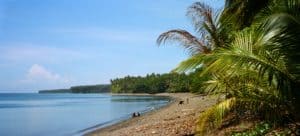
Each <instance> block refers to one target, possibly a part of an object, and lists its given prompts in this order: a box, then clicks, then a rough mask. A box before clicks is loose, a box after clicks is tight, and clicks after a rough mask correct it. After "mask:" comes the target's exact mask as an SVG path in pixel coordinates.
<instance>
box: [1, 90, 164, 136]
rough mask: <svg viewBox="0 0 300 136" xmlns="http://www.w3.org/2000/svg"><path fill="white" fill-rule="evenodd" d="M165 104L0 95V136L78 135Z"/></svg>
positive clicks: (119, 98)
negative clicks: (134, 113)
mask: <svg viewBox="0 0 300 136" xmlns="http://www.w3.org/2000/svg"><path fill="white" fill-rule="evenodd" d="M168 102H169V99H168V98H167V97H153V96H111V95H109V94H38V93H2V94H0V135H1V136H20V135H22V136H41V135H42V136H54V135H55V136H68V135H82V134H84V133H86V132H89V131H91V130H93V129H96V128H100V127H105V126H107V125H110V124H113V123H116V122H119V121H121V120H125V119H128V118H130V117H131V114H132V113H133V112H140V113H145V112H147V111H150V110H155V109H158V108H160V107H161V106H164V105H166V104H167V103H168Z"/></svg>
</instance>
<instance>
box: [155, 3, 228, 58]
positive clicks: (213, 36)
mask: <svg viewBox="0 0 300 136" xmlns="http://www.w3.org/2000/svg"><path fill="white" fill-rule="evenodd" d="M215 14H216V13H214V12H213V10H212V8H211V7H210V6H208V5H206V4H204V3H201V2H196V3H194V4H193V5H192V6H190V7H189V8H188V12H187V15H188V16H189V17H191V19H192V21H193V25H194V28H195V30H196V33H197V34H198V35H199V37H197V36H194V35H193V34H191V33H189V32H188V31H185V30H182V29H175V30H170V31H167V32H165V33H162V34H161V35H160V36H159V37H158V39H157V43H158V44H159V45H161V44H162V43H165V42H167V41H177V42H179V43H180V44H181V45H182V46H183V47H184V48H186V49H188V50H189V52H190V54H191V55H192V56H194V55H198V54H209V53H211V52H212V50H213V49H215V48H217V47H221V46H224V39H223V38H224V37H222V36H220V35H221V34H222V32H221V31H219V30H221V28H220V25H219V24H218V21H217V18H215V17H216V16H217V15H215Z"/></svg>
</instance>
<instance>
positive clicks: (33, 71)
mask: <svg viewBox="0 0 300 136" xmlns="http://www.w3.org/2000/svg"><path fill="white" fill-rule="evenodd" d="M202 1H204V2H207V3H208V4H211V5H212V6H213V7H215V8H220V7H221V6H222V5H223V1H222V0H202ZM193 2H196V1H195V0H163V1H158V0H157V1H155V2H154V0H26V1H25V0H0V86H1V89H0V90H2V91H37V90H39V89H54V88H68V87H70V86H72V85H85V84H101V83H109V81H110V79H113V78H116V77H124V76H126V75H146V74H147V73H153V72H155V73H166V72H169V71H170V70H172V69H173V68H174V67H176V66H177V64H178V63H179V62H180V61H182V60H184V59H185V58H187V57H188V54H187V52H185V51H184V50H183V49H182V48H180V47H179V46H175V45H168V46H162V47H158V46H157V45H156V43H155V41H156V38H157V37H158V35H159V34H160V33H162V32H165V31H167V30H170V29H176V28H181V29H186V30H189V31H193V28H192V25H191V23H190V20H189V19H188V18H187V17H186V16H185V13H186V9H187V7H188V6H189V5H191V4H192V3H193Z"/></svg>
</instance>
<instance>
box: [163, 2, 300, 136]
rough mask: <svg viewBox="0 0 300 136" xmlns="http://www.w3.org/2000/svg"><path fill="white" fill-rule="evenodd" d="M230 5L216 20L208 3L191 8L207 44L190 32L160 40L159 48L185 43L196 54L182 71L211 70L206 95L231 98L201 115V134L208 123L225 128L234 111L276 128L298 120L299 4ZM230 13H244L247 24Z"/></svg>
mask: <svg viewBox="0 0 300 136" xmlns="http://www.w3.org/2000/svg"><path fill="white" fill-rule="evenodd" d="M255 1H256V0H255ZM226 2H227V3H226V6H225V9H224V10H223V12H222V14H221V15H220V16H219V17H218V18H217V19H215V20H214V21H210V19H212V18H213V17H212V16H209V15H211V14H208V13H212V12H211V11H212V10H211V9H210V8H207V7H208V6H203V5H205V4H202V3H194V4H193V5H192V6H191V7H190V8H189V9H190V10H189V12H188V13H189V14H190V15H192V17H193V20H194V24H195V26H196V30H197V32H198V33H200V34H202V38H200V39H197V41H202V42H199V43H198V42H194V40H195V39H196V37H195V36H192V35H191V34H190V33H188V32H186V31H184V30H180V32H184V33H178V32H179V31H178V32H177V31H173V30H171V31H169V32H166V33H163V34H162V35H161V36H160V37H159V38H158V43H161V42H163V41H166V40H177V41H180V42H181V43H182V45H184V47H185V48H187V49H189V50H190V51H191V52H192V56H191V57H190V58H189V59H187V60H186V61H183V62H182V63H181V64H180V65H179V67H177V68H176V69H175V70H176V71H179V72H182V71H186V70H191V69H195V68H197V67H199V66H205V70H204V71H203V73H202V75H205V74H207V73H209V74H211V75H213V76H211V79H210V80H208V81H207V82H206V85H205V86H204V88H205V90H206V92H208V93H214V94H222V95H224V94H225V96H226V98H225V100H224V101H223V102H220V103H218V104H217V105H216V106H214V107H212V108H210V109H209V110H207V111H205V112H204V113H203V114H202V115H201V117H200V118H199V126H198V128H197V130H198V132H199V134H203V133H204V132H205V131H206V130H205V129H206V128H209V127H208V126H207V124H210V125H209V126H212V127H218V126H220V125H221V122H222V118H223V117H224V116H226V115H227V113H229V112H231V111H235V112H239V111H240V112H243V111H245V110H247V111H250V112H251V113H252V115H257V116H260V117H261V118H262V119H264V120H269V121H273V122H274V123H276V122H280V121H282V120H280V118H281V117H282V116H285V115H286V114H290V115H297V114H295V113H297V110H299V109H300V108H299V104H300V103H299V98H300V97H299V96H300V95H299V91H298V85H299V84H300V82H299V76H300V73H299V72H300V62H299V60H298V59H297V58H299V57H300V56H299V55H300V54H299V51H300V49H299V48H300V40H299V39H300V38H298V36H299V32H300V31H299V30H300V25H299V24H300V23H299V22H300V20H299V17H300V16H299V9H300V2H299V0H287V1H278V0H273V1H271V0H270V1H267V2H265V1H264V2H262V3H263V4H262V5H263V6H261V7H260V6H258V7H257V8H256V7H254V6H253V3H252V1H248V0H246V1H238V0H228V1H226ZM239 3H243V4H242V6H241V7H238V6H237V4H239ZM275 3H276V4H275ZM199 5H200V6H199ZM196 7H200V8H196ZM191 9H197V10H191ZM229 13H234V14H233V15H237V14H242V15H243V17H241V18H240V19H242V21H237V20H235V19H233V17H234V16H232V15H231V14H229ZM197 15H198V16H197ZM244 17H250V18H247V19H245V18H244ZM235 18H237V17H235ZM238 22H240V24H239V25H238ZM233 26H237V27H236V28H233ZM229 28H232V29H229ZM200 43H201V44H200ZM270 113H272V114H270Z"/></svg>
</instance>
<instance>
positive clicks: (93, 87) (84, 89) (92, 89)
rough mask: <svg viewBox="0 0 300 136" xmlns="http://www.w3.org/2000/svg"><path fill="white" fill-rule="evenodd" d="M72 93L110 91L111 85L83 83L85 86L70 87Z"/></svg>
mask: <svg viewBox="0 0 300 136" xmlns="http://www.w3.org/2000/svg"><path fill="white" fill-rule="evenodd" d="M70 90H71V91H72V93H109V92H110V85H109V84H105V85H83V86H72V87H71V88H70Z"/></svg>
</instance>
